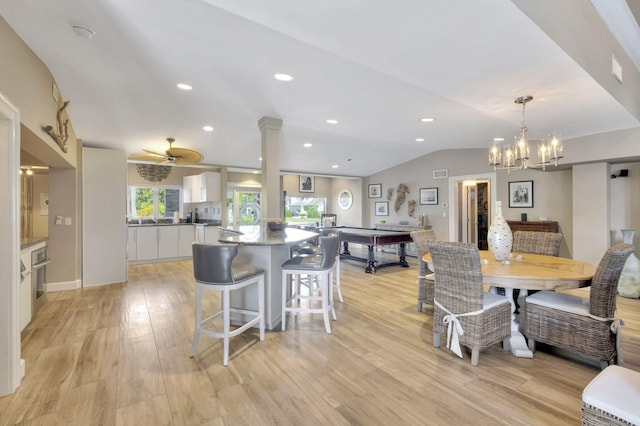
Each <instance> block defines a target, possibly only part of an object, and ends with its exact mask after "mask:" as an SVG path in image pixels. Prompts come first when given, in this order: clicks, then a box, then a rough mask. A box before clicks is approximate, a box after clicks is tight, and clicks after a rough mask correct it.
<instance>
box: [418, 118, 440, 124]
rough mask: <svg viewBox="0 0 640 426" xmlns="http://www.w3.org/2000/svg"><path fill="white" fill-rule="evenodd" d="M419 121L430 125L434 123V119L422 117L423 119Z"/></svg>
mask: <svg viewBox="0 0 640 426" xmlns="http://www.w3.org/2000/svg"><path fill="white" fill-rule="evenodd" d="M420 121H422V122H423V123H432V122H434V121H436V119H435V118H433V117H424V118H421V119H420Z"/></svg>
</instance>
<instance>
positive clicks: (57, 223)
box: [56, 216, 62, 225]
mask: <svg viewBox="0 0 640 426" xmlns="http://www.w3.org/2000/svg"><path fill="white" fill-rule="evenodd" d="M56 225H62V216H56Z"/></svg>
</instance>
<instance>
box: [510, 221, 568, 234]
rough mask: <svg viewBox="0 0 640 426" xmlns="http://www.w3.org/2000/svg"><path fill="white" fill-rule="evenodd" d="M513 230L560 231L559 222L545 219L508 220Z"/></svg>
mask: <svg viewBox="0 0 640 426" xmlns="http://www.w3.org/2000/svg"><path fill="white" fill-rule="evenodd" d="M507 223H508V224H509V228H511V232H516V231H535V232H558V222H551V221H543V222H530V221H524V222H522V221H515V220H507Z"/></svg>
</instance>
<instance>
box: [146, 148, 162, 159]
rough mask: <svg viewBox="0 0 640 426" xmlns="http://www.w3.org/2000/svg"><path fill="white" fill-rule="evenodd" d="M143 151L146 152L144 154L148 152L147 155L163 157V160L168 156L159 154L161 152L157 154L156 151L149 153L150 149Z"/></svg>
mask: <svg viewBox="0 0 640 426" xmlns="http://www.w3.org/2000/svg"><path fill="white" fill-rule="evenodd" d="M143 151H144V152H146V153H147V154H149V155H155V156H157V157H162V158H164V157H166V156H167V155H166V154H161V153H159V152H155V151H149V150H148V149H143Z"/></svg>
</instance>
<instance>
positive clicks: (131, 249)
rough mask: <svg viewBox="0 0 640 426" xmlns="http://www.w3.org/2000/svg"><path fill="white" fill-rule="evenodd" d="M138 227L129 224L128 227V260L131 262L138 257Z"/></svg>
mask: <svg viewBox="0 0 640 426" xmlns="http://www.w3.org/2000/svg"><path fill="white" fill-rule="evenodd" d="M136 231H137V228H134V227H132V226H129V227H128V228H127V260H128V261H129V262H131V261H132V260H137V259H138V253H136V247H137V243H136V238H137V232H136Z"/></svg>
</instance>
